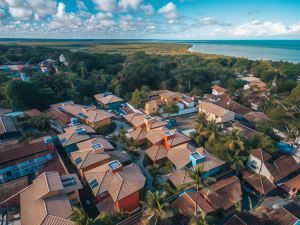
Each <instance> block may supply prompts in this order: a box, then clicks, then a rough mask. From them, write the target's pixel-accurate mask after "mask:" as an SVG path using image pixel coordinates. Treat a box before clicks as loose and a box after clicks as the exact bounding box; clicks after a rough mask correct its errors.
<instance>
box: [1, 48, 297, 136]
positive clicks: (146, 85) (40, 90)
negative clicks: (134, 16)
mask: <svg viewBox="0 0 300 225" xmlns="http://www.w3.org/2000/svg"><path fill="white" fill-rule="evenodd" d="M61 54H64V56H65V57H66V59H67V61H68V63H69V65H68V66H67V67H66V66H64V65H63V64H62V63H60V62H59V60H58V58H59V56H60V55H61ZM48 58H51V59H54V60H56V63H55V65H56V66H57V68H58V70H59V72H58V73H55V74H46V73H42V72H41V71H40V70H34V69H31V68H30V67H28V68H25V69H24V72H25V73H27V74H28V75H29V76H30V78H31V81H30V82H21V81H16V80H11V79H9V78H8V77H7V76H6V75H5V74H4V73H1V72H0V85H1V87H0V88H1V91H0V101H1V102H0V103H1V106H2V107H9V108H13V109H15V110H25V109H30V108H38V109H40V110H44V109H46V108H47V107H48V106H49V104H53V103H56V102H59V101H63V100H67V99H72V100H74V101H75V102H78V103H82V104H88V103H91V102H92V101H93V95H94V94H96V93H100V92H103V91H107V90H109V91H112V92H114V93H115V94H117V95H119V96H122V97H124V98H125V99H127V100H131V98H132V96H134V98H136V97H137V96H142V95H143V90H148V89H153V90H157V89H170V90H175V91H180V92H186V93H193V94H197V95H202V94H204V93H209V92H210V91H211V90H210V87H211V85H212V82H213V81H216V80H218V81H219V82H220V85H222V86H224V87H226V88H227V89H229V90H230V91H231V92H232V93H237V90H238V89H239V88H240V87H242V84H241V82H240V81H239V80H237V79H235V75H234V73H235V72H240V73H245V74H247V73H252V74H254V75H256V76H258V77H260V78H261V79H262V80H263V81H265V82H266V83H267V84H268V85H271V83H272V82H273V81H275V82H276V88H273V89H272V104H270V106H269V107H268V108H267V109H266V113H267V114H268V115H269V116H270V117H271V119H272V122H273V126H275V127H277V128H279V129H280V128H285V129H286V127H287V126H288V127H289V129H292V130H297V129H298V128H299V127H300V123H299V118H300V117H299V108H297V107H299V104H300V84H299V83H298V85H297V79H298V76H299V75H300V64H292V63H288V62H273V61H252V60H248V59H244V58H234V57H221V56H220V57H216V58H215V59H207V58H205V57H203V56H201V55H196V54H189V53H187V54H185V55H164V56H162V55H154V54H153V55H147V54H145V53H144V52H137V53H134V54H131V55H121V54H96V53H88V52H80V51H70V50H68V49H67V48H60V49H59V48H47V47H43V46H37V47H30V46H17V45H1V46H0V64H5V63H9V62H17V61H21V62H23V63H26V64H28V65H32V64H33V65H35V64H38V63H39V62H41V61H43V60H46V59H48ZM142 87H143V88H142ZM133 93H134V94H133ZM287 121H289V122H288V123H287Z"/></svg>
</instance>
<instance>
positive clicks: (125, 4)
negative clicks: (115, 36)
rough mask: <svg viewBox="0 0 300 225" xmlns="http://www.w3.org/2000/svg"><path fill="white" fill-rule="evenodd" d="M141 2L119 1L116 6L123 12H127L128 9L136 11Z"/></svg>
mask: <svg viewBox="0 0 300 225" xmlns="http://www.w3.org/2000/svg"><path fill="white" fill-rule="evenodd" d="M142 2H143V1H142V0H120V1H119V3H118V6H119V8H120V10H123V11H127V10H129V9H133V10H138V9H139V7H140V6H141V4H142Z"/></svg>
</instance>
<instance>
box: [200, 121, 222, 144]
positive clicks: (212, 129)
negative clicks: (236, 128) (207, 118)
mask: <svg viewBox="0 0 300 225" xmlns="http://www.w3.org/2000/svg"><path fill="white" fill-rule="evenodd" d="M218 130H219V127H218V125H217V123H216V121H215V120H213V121H211V122H209V123H208V124H207V126H206V129H205V130H203V131H202V132H200V135H202V136H204V137H205V138H206V139H207V141H208V143H209V144H214V143H215V141H216V138H217V135H218Z"/></svg>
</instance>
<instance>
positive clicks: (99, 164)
mask: <svg viewBox="0 0 300 225" xmlns="http://www.w3.org/2000/svg"><path fill="white" fill-rule="evenodd" d="M108 162H109V159H105V160H103V161H101V162H97V163H94V164H92V165H89V166H87V167H84V168H82V169H80V174H81V176H84V174H83V173H84V172H86V171H89V170H92V169H94V168H96V167H98V166H101V165H103V164H105V163H108Z"/></svg>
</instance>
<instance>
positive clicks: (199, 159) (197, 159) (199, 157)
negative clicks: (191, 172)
mask: <svg viewBox="0 0 300 225" xmlns="http://www.w3.org/2000/svg"><path fill="white" fill-rule="evenodd" d="M189 159H190V160H191V161H192V165H193V166H197V165H198V164H199V163H203V162H204V161H205V155H204V154H201V153H200V152H197V151H195V152H192V153H191V154H190V157H189Z"/></svg>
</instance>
